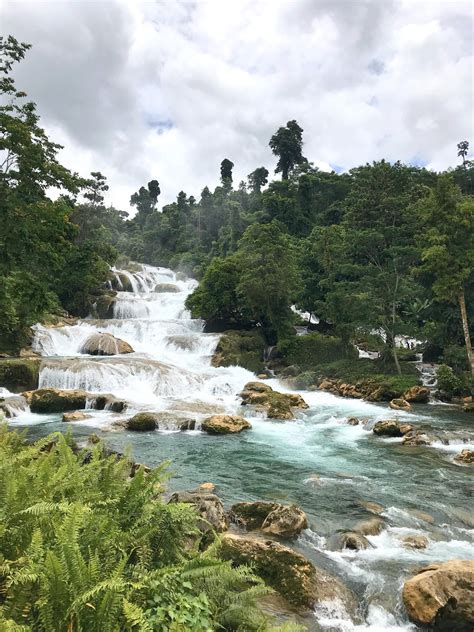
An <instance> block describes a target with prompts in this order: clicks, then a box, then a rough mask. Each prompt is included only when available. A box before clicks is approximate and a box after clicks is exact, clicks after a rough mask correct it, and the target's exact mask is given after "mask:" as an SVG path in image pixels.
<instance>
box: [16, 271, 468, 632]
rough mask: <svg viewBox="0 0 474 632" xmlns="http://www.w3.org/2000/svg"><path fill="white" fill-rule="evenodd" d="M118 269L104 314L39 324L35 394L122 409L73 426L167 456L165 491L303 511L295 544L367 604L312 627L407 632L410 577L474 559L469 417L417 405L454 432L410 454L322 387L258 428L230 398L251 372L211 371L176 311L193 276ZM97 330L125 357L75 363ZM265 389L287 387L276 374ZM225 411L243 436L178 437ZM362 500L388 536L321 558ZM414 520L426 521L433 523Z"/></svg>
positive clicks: (374, 414) (46, 423)
mask: <svg viewBox="0 0 474 632" xmlns="http://www.w3.org/2000/svg"><path fill="white" fill-rule="evenodd" d="M115 273H116V274H117V283H118V286H119V287H123V285H121V281H120V278H122V279H127V280H128V281H129V284H130V285H129V286H128V285H127V287H130V288H131V290H132V291H124V290H121V291H119V292H118V294H117V301H116V303H115V306H114V316H115V317H114V318H113V319H110V320H100V321H99V320H93V319H86V320H83V321H81V322H79V323H78V324H76V325H73V326H64V327H58V328H46V327H43V326H42V325H36V327H35V332H36V336H35V341H34V348H35V349H36V350H37V351H38V352H40V353H41V355H42V356H43V357H44V359H43V363H42V368H41V373H40V387H54V388H60V389H73V388H81V389H84V390H87V391H90V392H94V393H111V394H113V395H115V396H116V397H118V398H120V399H125V400H126V401H127V402H129V408H128V409H127V412H126V414H124V413H122V414H118V413H113V412H110V411H93V410H90V411H87V412H88V413H90V415H91V416H90V418H89V419H86V420H84V422H75V423H74V425H73V426H72V428H73V432H74V434H75V435H76V436H77V437H78V438H83V437H84V438H85V437H86V436H87V435H88V434H90V433H91V432H92V431H94V432H97V433H98V434H100V435H101V436H103V437H104V439H105V441H106V442H107V444H108V445H109V446H110V447H112V448H113V449H117V450H120V451H123V450H124V449H125V448H126V446H131V447H132V451H133V455H134V457H135V458H136V459H137V460H138V461H140V462H144V463H147V464H150V465H156V464H158V463H160V462H162V461H163V460H168V459H169V460H170V461H171V466H170V468H171V472H172V474H173V478H172V479H171V481H170V486H171V488H172V489H190V488H193V487H196V486H197V485H198V484H199V483H202V482H205V481H212V482H214V483H215V484H216V485H217V493H218V494H219V495H220V497H221V498H222V499H223V501H224V503H225V504H226V505H229V504H231V503H232V502H235V501H238V500H256V499H267V500H279V501H282V502H294V503H296V504H298V505H300V506H301V507H302V508H303V509H304V510H305V511H306V513H307V514H308V518H309V522H310V529H308V530H306V531H305V532H303V534H302V535H301V536H300V538H299V539H298V541H297V543H296V546H297V548H299V549H300V550H301V551H302V552H303V553H304V554H305V555H307V556H308V557H310V558H311V559H312V560H313V561H314V562H315V563H316V564H318V565H320V566H322V567H324V568H326V569H328V570H330V571H331V572H332V573H334V574H337V575H338V576H339V577H341V578H342V580H343V581H344V582H345V583H346V584H347V585H349V586H350V588H352V589H353V590H354V591H355V592H356V594H357V595H358V597H359V598H360V600H361V603H362V608H361V622H359V623H353V622H351V621H350V620H349V618H348V615H347V613H345V612H344V611H343V609H342V608H341V605H340V604H338V603H337V602H332V603H327V604H320V605H319V606H318V608H317V610H316V612H315V619H314V629H315V630H334V631H341V632H346V631H348V632H349V631H350V632H352V631H357V632H359V631H370V632H389V631H392V630H397V631H399V630H414V629H416V628H415V627H414V626H412V625H411V624H409V623H408V622H407V619H406V617H405V614H404V612H403V607H402V604H401V599H400V593H401V586H402V584H403V581H404V579H405V578H406V577H407V576H408V575H409V574H410V571H411V570H412V569H414V568H416V567H420V566H423V565H425V564H427V563H430V562H434V561H441V560H448V559H454V558H464V559H467V558H472V557H473V556H474V547H473V544H472V535H473V527H474V519H473V517H472V512H471V509H470V500H469V498H470V493H471V491H472V488H471V484H472V478H471V477H470V476H469V468H467V467H463V466H460V465H457V464H456V463H455V462H454V460H453V457H454V456H455V454H456V453H457V452H459V451H460V450H461V449H462V448H463V447H467V444H466V443H464V440H465V439H466V436H467V435H468V433H469V427H468V426H469V424H468V422H469V419H468V416H467V415H465V414H464V413H462V412H461V413H460V412H457V411H456V409H455V408H454V407H450V406H426V405H425V406H415V407H414V412H413V413H402V414H400V415H399V416H402V417H403V418H404V419H406V420H410V421H412V422H414V423H417V422H419V423H424V424H430V425H432V426H433V427H435V428H437V427H438V428H442V429H445V430H446V429H447V430H449V431H450V432H452V436H453V437H454V440H453V441H451V442H450V445H447V446H445V445H443V444H441V443H440V444H439V445H435V446H433V447H428V448H427V447H420V448H407V447H406V446H402V445H401V444H400V441H399V440H397V439H393V440H383V439H380V438H377V437H375V436H374V435H373V434H372V433H371V432H370V427H371V424H372V423H373V422H375V421H376V420H378V419H384V418H393V417H394V416H396V415H394V411H390V410H389V409H388V407H387V406H386V405H378V404H372V403H368V402H364V401H360V400H351V399H343V398H339V397H335V396H334V395H331V394H329V393H324V392H302V391H301V393H302V395H303V397H304V399H305V400H306V401H307V403H308V404H309V405H310V408H309V409H308V410H305V411H300V412H299V413H298V418H297V419H296V420H295V421H287V422H278V421H271V420H266V419H264V418H263V417H262V416H258V415H256V414H252V413H251V411H250V410H249V409H247V408H245V409H243V408H242V407H241V406H240V400H239V398H238V397H237V394H238V393H239V392H240V391H241V390H242V387H243V386H244V384H245V383H246V382H248V381H250V380H252V379H255V376H254V375H253V374H252V373H250V372H249V371H246V370H245V369H243V368H240V367H229V368H214V367H212V366H211V356H212V353H213V351H214V349H215V347H216V345H217V342H218V338H219V337H218V335H214V334H205V333H203V323H202V322H200V321H197V320H192V319H191V318H190V315H189V313H188V312H187V311H186V309H185V307H184V302H185V299H186V297H187V296H188V294H189V293H190V292H191V291H192V290H193V289H194V288H195V287H196V282H195V281H194V280H190V279H182V278H179V279H178V278H177V276H176V274H175V273H174V272H173V271H171V270H167V269H165V268H153V267H151V266H141V267H140V268H138V271H137V272H134V273H132V272H129V271H125V270H120V271H119V270H117V271H115ZM120 275H123V276H122V277H121V276H120ZM161 284H173V285H174V286H176V287H175V288H174V289H175V290H177V291H155V289H158V290H160V285H161ZM157 286H158V288H157ZM161 289H163V286H161ZM169 289H170V288H168V290H169ZM97 332H106V333H111V334H113V335H114V336H116V337H118V338H121V339H122V340H124V341H126V342H128V343H129V344H130V345H131V346H132V347H133V349H134V352H133V353H130V354H124V355H116V356H112V357H93V356H89V355H84V354H83V353H81V348H82V346H83V344H84V342H85V341H86V340H87V338H88V337H89V336H91V335H92V334H94V333H97ZM268 383H269V384H270V385H271V386H272V387H273V388H276V389H278V390H281V391H285V390H287V389H286V388H285V386H284V385H283V384H281V383H279V382H278V380H276V379H275V380H269V381H268ZM139 410H153V411H161V412H163V413H169V414H168V417H167V418H166V419H167V420H166V421H164V422H163V426H162V427H163V429H162V430H161V428H160V430H159V431H155V432H149V433H148V432H147V433H132V432H127V431H123V430H120V431H117V428H116V427H114V425H113V424H114V422H115V421H118V420H120V419H123V418H124V417H125V416H126V417H129V416H131V415H133V414H134V412H136V411H139ZM223 411H226V412H230V413H238V414H242V411H243V412H244V413H245V416H246V417H247V418H248V419H249V420H250V421H251V423H252V426H253V427H252V430H250V431H248V432H245V433H242V434H240V435H236V436H222V437H215V436H210V435H207V434H205V433H201V432H200V431H199V430H194V431H187V432H181V431H179V430H178V425H177V423H175V421H174V420H175V419H176V420H179V419H182V418H191V419H195V420H197V422H198V423H197V428H199V423H200V421H201V420H202V419H203V418H204V417H206V416H208V415H209V414H212V413H213V412H223ZM16 414H17V416H16V417H14V418H13V419H12V420H11V423H12V425H19V426H24V425H29V426H31V430H30V433H31V435H32V436H33V437H34V436H40V435H44V434H46V433H48V432H51V431H53V430H57V429H61V430H64V423H62V422H61V420H60V416H59V415H35V414H32V413H31V412H29V411H28V410H24V409H23V410H22V409H19V410H17V411H16ZM350 416H357V417H359V418H364V419H368V420H369V423H368V424H367V425H366V426H363V425H358V426H350V425H348V424H347V423H346V421H347V418H348V417H350ZM458 436H459V440H457V439H456V437H458ZM361 501H373V502H377V503H380V504H381V505H382V506H383V508H384V510H383V513H382V517H383V518H385V520H386V524H387V528H386V529H384V530H383V531H382V533H381V534H380V535H377V536H368V539H369V541H370V543H371V545H372V546H371V547H370V548H369V549H366V550H363V551H349V550H345V551H343V552H340V551H331V550H329V549H330V547H329V546H328V540H329V538H330V536H331V535H332V534H334V532H336V531H337V530H339V529H351V528H353V527H354V526H355V524H356V523H357V522H358V521H359V520H364V519H368V518H370V517H371V514H370V513H368V512H367V511H366V510H365V509H364V508H363V507H362V506H361V505H360V504H359V503H360V502H361ZM417 511H422V512H426V513H428V514H430V516H432V520H431V519H430V520H429V521H427V519H426V516H425V517H423V515H422V514H419V513H417ZM406 535H423V536H426V537H427V538H428V542H429V543H428V547H427V548H426V549H419V550H412V549H407V548H404V546H403V543H402V541H401V538H402V537H404V536H406Z"/></svg>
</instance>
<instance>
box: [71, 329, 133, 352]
mask: <svg viewBox="0 0 474 632" xmlns="http://www.w3.org/2000/svg"><path fill="white" fill-rule="evenodd" d="M80 352H81V353H87V354H88V355H93V356H111V355H117V354H122V353H133V349H132V347H131V346H130V345H129V344H128V342H125V340H121V339H120V338H116V337H115V336H113V335H112V334H108V333H96V334H92V336H89V338H87V340H86V341H85V342H84V344H83V345H82V347H81V349H80Z"/></svg>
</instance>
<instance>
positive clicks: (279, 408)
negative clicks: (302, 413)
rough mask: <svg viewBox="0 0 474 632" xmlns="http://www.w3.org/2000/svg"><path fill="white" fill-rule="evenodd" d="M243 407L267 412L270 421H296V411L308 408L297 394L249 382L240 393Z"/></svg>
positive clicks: (261, 383)
mask: <svg viewBox="0 0 474 632" xmlns="http://www.w3.org/2000/svg"><path fill="white" fill-rule="evenodd" d="M240 397H241V398H242V406H255V407H256V408H257V409H258V410H262V411H264V412H266V414H267V417H268V418H269V419H294V418H295V414H294V410H295V409H298V408H299V409H304V408H308V404H307V403H306V402H305V401H304V399H303V398H302V397H301V395H298V394H297V393H279V392H278V391H274V390H273V389H272V388H271V386H269V385H268V384H264V383H263V382H248V383H247V384H246V385H245V386H244V390H243V391H242V392H241V393H240Z"/></svg>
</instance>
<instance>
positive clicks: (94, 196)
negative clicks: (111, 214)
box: [84, 171, 109, 206]
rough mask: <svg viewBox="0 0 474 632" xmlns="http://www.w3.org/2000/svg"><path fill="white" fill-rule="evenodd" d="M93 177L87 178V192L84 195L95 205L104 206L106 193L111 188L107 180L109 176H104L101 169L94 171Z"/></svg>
mask: <svg viewBox="0 0 474 632" xmlns="http://www.w3.org/2000/svg"><path fill="white" fill-rule="evenodd" d="M91 176H92V178H91V179H90V180H86V182H85V186H86V192H85V193H84V197H85V198H86V200H89V202H90V203H91V204H92V205H93V206H103V204H104V193H106V192H107V191H108V190H109V186H108V184H106V182H107V178H106V177H105V176H103V175H102V174H101V173H100V171H92V172H91Z"/></svg>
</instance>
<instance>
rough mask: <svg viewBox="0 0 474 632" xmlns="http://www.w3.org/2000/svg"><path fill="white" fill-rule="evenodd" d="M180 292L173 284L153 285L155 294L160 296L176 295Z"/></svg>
mask: <svg viewBox="0 0 474 632" xmlns="http://www.w3.org/2000/svg"><path fill="white" fill-rule="evenodd" d="M180 291H181V290H180V289H179V287H178V286H177V285H175V284H174V283H157V284H156V285H155V292H158V293H160V294H177V293H178V292H180Z"/></svg>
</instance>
